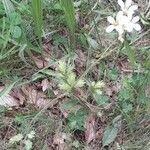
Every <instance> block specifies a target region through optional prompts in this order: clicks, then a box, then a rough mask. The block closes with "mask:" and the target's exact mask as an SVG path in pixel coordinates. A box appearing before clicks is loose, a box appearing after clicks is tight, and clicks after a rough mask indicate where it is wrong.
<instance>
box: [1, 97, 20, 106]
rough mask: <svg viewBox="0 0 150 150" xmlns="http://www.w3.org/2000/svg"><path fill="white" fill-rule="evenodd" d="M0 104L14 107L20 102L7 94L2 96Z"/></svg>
mask: <svg viewBox="0 0 150 150" xmlns="http://www.w3.org/2000/svg"><path fill="white" fill-rule="evenodd" d="M0 105H1V106H5V107H14V106H17V107H18V106H19V102H18V101H17V100H16V99H15V98H14V97H12V96H11V95H9V94H7V95H5V96H2V97H0Z"/></svg>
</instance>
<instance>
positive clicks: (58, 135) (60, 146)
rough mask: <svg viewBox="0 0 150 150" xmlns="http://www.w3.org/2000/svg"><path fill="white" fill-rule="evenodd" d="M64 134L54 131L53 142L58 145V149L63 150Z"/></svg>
mask: <svg viewBox="0 0 150 150" xmlns="http://www.w3.org/2000/svg"><path fill="white" fill-rule="evenodd" d="M65 139H66V135H65V134H63V133H56V134H55V136H54V139H53V143H54V144H56V145H57V146H58V150H65V149H64V144H65Z"/></svg>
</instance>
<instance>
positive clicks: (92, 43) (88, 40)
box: [86, 35, 99, 49]
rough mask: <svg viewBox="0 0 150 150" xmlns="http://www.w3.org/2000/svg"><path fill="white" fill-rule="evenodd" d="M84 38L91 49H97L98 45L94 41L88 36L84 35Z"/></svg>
mask: <svg viewBox="0 0 150 150" xmlns="http://www.w3.org/2000/svg"><path fill="white" fill-rule="evenodd" d="M86 38H87V42H88V43H89V45H90V46H91V47H92V48H93V49H98V48H99V44H98V43H97V41H96V40H95V39H93V38H91V37H90V36H89V35H86Z"/></svg>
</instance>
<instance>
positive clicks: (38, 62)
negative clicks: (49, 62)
mask: <svg viewBox="0 0 150 150" xmlns="http://www.w3.org/2000/svg"><path fill="white" fill-rule="evenodd" d="M32 59H33V61H34V63H35V64H36V66H37V67H38V68H39V69H42V68H43V67H44V61H43V60H42V59H41V58H40V59H39V58H37V57H35V56H32Z"/></svg>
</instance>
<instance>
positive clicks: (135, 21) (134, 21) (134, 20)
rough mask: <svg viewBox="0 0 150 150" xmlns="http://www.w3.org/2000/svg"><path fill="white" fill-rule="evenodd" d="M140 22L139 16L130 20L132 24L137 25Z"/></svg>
mask: <svg viewBox="0 0 150 150" xmlns="http://www.w3.org/2000/svg"><path fill="white" fill-rule="evenodd" d="M139 20H140V17H139V16H136V17H134V18H133V19H132V23H137V22H138V21H139Z"/></svg>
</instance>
